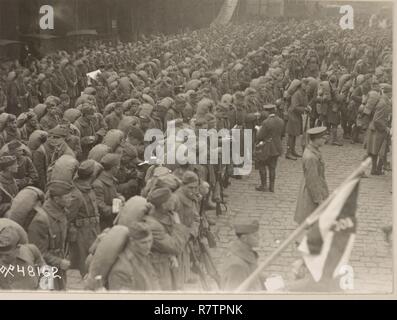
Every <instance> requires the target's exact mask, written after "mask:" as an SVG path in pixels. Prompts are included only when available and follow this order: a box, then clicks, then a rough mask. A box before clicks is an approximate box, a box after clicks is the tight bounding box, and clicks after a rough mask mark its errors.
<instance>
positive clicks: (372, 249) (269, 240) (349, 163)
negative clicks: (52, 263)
mask: <svg viewBox="0 0 397 320" xmlns="http://www.w3.org/2000/svg"><path fill="white" fill-rule="evenodd" d="M322 152H323V156H324V160H325V163H326V178H327V182H328V185H329V189H330V191H331V192H332V190H334V189H335V188H336V187H337V186H338V185H339V184H340V183H341V182H342V181H343V180H344V179H345V178H346V177H347V176H348V175H349V174H350V173H351V172H352V171H353V170H354V169H355V168H356V167H357V166H358V165H359V164H360V162H361V160H362V158H363V156H364V154H365V151H364V150H363V148H362V146H361V145H357V144H356V145H352V144H350V142H347V141H345V144H344V146H342V147H337V146H329V145H325V146H324V147H323V149H322ZM302 175H303V174H302V163H301V160H298V161H291V160H286V159H285V158H284V157H280V159H279V163H278V168H277V177H276V187H275V193H274V194H272V193H260V192H257V191H256V190H255V185H256V184H257V183H258V181H259V175H258V171H256V170H253V171H252V173H251V174H250V175H249V176H246V177H244V178H243V179H242V180H234V179H232V185H231V186H229V187H228V188H227V189H226V191H225V193H226V194H227V195H228V197H227V202H228V207H229V212H227V213H226V214H224V215H222V216H220V217H219V218H218V219H217V220H218V221H217V225H216V226H215V228H214V230H213V231H214V232H215V233H216V235H217V236H218V237H219V240H218V247H217V248H215V249H211V252H212V255H213V258H214V261H215V263H216V265H217V266H220V265H221V262H222V261H221V260H222V257H224V255H225V253H226V252H227V247H228V245H229V243H230V242H231V241H233V240H234V239H235V236H234V233H233V230H232V223H233V221H235V220H236V219H238V220H240V219H242V220H244V219H247V218H252V219H258V220H259V221H260V233H261V243H260V248H259V249H258V253H259V256H260V260H261V261H262V260H263V259H265V258H266V257H268V256H269V255H270V254H271V252H272V251H273V250H275V249H276V248H277V247H278V246H279V244H280V243H281V242H282V241H283V240H285V239H286V238H287V237H288V235H289V234H290V233H291V232H292V231H293V230H294V229H295V228H296V227H297V225H296V223H295V222H294V221H293V215H294V211H295V205H296V198H297V194H298V189H299V186H300V183H301V179H302ZM391 190H392V175H391V172H387V173H386V175H384V176H376V177H374V176H370V178H368V179H362V182H361V186H360V193H359V199H358V202H359V203H358V212H357V217H358V230H357V237H356V241H355V245H354V248H353V252H352V256H351V259H350V264H351V265H352V267H353V270H354V290H352V292H354V293H388V292H391V291H392V283H393V273H392V271H393V269H392V246H391V245H390V244H388V243H386V242H385V240H384V234H383V232H382V231H381V227H383V226H385V225H390V224H391V223H392V194H391ZM298 258H299V254H298V253H297V251H296V248H295V245H294V244H291V245H290V246H289V247H288V248H287V249H286V250H285V251H284V252H283V253H281V255H280V256H279V257H278V258H277V259H276V260H275V261H274V262H273V264H272V265H271V266H269V268H267V269H266V270H265V272H264V274H265V275H267V276H269V275H272V274H278V275H281V276H282V277H283V278H284V279H289V278H290V270H291V264H292V263H293V262H294V261H295V260H296V259H298ZM197 286H198V287H199V285H197ZM81 287H82V283H81V280H80V279H79V276H78V274H77V273H76V271H70V272H69V288H70V289H72V290H73V289H80V288H81ZM195 288H196V287H195V286H193V287H192V289H195ZM197 289H198V288H197Z"/></svg>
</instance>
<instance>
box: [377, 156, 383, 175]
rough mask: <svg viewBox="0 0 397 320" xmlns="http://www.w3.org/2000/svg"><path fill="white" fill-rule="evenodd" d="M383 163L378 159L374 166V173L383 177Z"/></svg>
mask: <svg viewBox="0 0 397 320" xmlns="http://www.w3.org/2000/svg"><path fill="white" fill-rule="evenodd" d="M383 163H384V161H383V159H380V158H379V160H378V164H377V166H376V173H377V174H378V175H383V174H384V172H383Z"/></svg>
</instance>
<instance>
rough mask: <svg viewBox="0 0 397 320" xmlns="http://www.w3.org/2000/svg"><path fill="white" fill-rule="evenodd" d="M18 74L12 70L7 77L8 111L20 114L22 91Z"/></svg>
mask: <svg viewBox="0 0 397 320" xmlns="http://www.w3.org/2000/svg"><path fill="white" fill-rule="evenodd" d="M16 78H17V74H16V72H15V71H11V72H10V73H9V74H8V77H7V86H6V90H5V91H6V94H7V112H8V113H11V114H14V115H16V116H18V115H19V114H20V113H21V112H22V104H21V101H20V99H21V97H20V95H21V92H20V91H19V90H20V89H19V86H18V85H17V82H16Z"/></svg>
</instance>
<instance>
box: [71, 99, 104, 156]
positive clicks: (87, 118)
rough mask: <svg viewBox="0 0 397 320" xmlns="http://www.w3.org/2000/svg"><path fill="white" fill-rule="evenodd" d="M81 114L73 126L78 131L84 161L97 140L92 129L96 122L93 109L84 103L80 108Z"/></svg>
mask: <svg viewBox="0 0 397 320" xmlns="http://www.w3.org/2000/svg"><path fill="white" fill-rule="evenodd" d="M81 113H82V116H81V117H80V118H78V119H77V120H76V122H75V123H74V125H75V126H76V128H77V129H78V130H79V131H80V143H81V149H82V159H83V160H85V159H87V156H88V153H89V152H90V150H91V149H92V147H93V146H94V145H95V142H97V140H98V137H97V135H96V132H95V127H94V124H95V121H96V117H95V107H94V106H93V105H91V104H89V103H85V104H83V106H82V108H81Z"/></svg>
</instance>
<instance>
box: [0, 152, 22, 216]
mask: <svg viewBox="0 0 397 320" xmlns="http://www.w3.org/2000/svg"><path fill="white" fill-rule="evenodd" d="M17 171H18V164H17V158H16V157H14V156H1V157H0V217H3V216H4V214H5V213H6V212H7V210H8V209H9V208H10V207H11V202H12V200H13V198H14V197H15V196H16V195H17V193H18V191H19V190H18V186H17V183H16V180H15V179H14V174H15V173H16V172H17Z"/></svg>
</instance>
